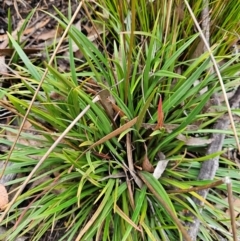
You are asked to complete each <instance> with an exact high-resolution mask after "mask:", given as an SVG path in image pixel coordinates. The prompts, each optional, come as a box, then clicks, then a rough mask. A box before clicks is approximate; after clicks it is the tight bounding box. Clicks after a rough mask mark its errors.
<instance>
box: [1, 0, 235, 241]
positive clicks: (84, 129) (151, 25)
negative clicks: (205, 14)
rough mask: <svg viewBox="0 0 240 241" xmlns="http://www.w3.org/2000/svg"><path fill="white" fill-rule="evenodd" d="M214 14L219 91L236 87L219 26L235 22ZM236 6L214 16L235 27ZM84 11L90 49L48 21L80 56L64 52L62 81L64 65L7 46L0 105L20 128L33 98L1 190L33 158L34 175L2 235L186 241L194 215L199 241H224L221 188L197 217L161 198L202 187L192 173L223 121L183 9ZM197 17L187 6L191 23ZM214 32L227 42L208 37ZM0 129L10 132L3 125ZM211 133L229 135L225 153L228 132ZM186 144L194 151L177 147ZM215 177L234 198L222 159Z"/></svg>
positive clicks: (177, 201)
mask: <svg viewBox="0 0 240 241" xmlns="http://www.w3.org/2000/svg"><path fill="white" fill-rule="evenodd" d="M219 4H220V3H216V2H213V3H210V6H211V7H212V16H213V17H214V23H213V26H212V29H211V32H212V35H213V36H214V37H213V38H212V41H213V42H212V43H211V46H212V50H213V52H214V54H215V55H216V56H217V57H216V58H217V59H218V61H219V62H220V61H224V64H223V65H222V67H220V70H221V71H222V75H223V79H224V81H225V87H226V91H230V90H231V89H232V88H233V86H234V84H233V83H237V82H238V77H237V76H236V75H234V74H236V72H237V70H238V66H239V64H237V63H235V62H234V61H233V58H235V59H237V57H238V56H230V54H228V53H229V52H228V51H229V48H230V45H229V43H230V42H231V41H232V39H234V38H235V36H234V34H232V33H234V31H238V30H239V29H237V27H235V25H233V24H230V22H231V21H234V17H233V18H230V17H229V18H227V19H224V20H223V18H222V16H223V15H222V14H224V11H223V12H218V9H219ZM221 4H222V5H221V7H224V6H223V5H224V3H221ZM238 5H239V4H236V6H235V7H234V8H231V7H232V6H231V7H230V6H229V5H227V6H225V11H227V10H228V11H230V12H231V16H235V15H236V14H237V11H238V12H239V8H240V6H238ZM83 8H84V10H85V13H86V18H87V19H88V21H89V22H91V24H92V25H93V29H95V30H96V34H97V36H98V38H97V42H93V41H92V40H91V38H90V37H89V36H86V35H85V34H83V32H81V31H80V30H79V29H78V28H77V27H76V26H75V25H71V24H69V23H70V21H71V20H70V19H71V15H72V14H71V11H70V10H69V17H65V16H64V15H63V14H61V12H60V11H58V10H57V9H56V12H57V13H58V17H54V16H52V17H54V18H56V19H57V21H58V24H59V26H60V27H61V28H62V29H64V30H66V29H68V28H69V30H68V32H67V33H68V35H67V37H66V40H65V44H66V43H67V46H68V49H69V50H73V45H74V46H77V48H78V51H79V52H80V53H81V55H82V59H81V60H79V59H77V58H76V57H75V56H74V54H73V52H72V51H70V52H69V55H68V56H67V57H66V58H68V60H69V69H67V70H66V71H60V70H59V68H58V65H57V63H58V61H59V59H60V58H65V57H64V56H53V57H54V59H53V60H54V61H53V63H54V64H51V63H50V64H49V63H47V61H46V62H45V63H44V64H40V65H36V64H33V63H31V60H30V59H29V58H28V57H27V56H26V54H24V52H23V51H22V50H21V48H20V47H19V44H18V43H17V42H16V41H15V40H14V39H13V38H12V37H10V36H9V37H10V40H11V43H12V45H13V47H14V48H15V49H16V52H17V53H18V55H19V57H20V59H21V60H22V64H21V65H19V64H17V63H13V64H14V68H16V70H17V73H18V75H17V77H18V78H19V79H20V80H21V83H20V84H18V88H16V86H15V87H14V86H12V87H11V88H9V89H4V88H2V89H1V91H2V92H3V93H4V95H5V96H6V97H7V98H8V102H6V101H5V102H4V101H2V104H4V105H5V108H8V109H10V110H12V111H13V112H14V113H15V114H16V115H17V117H16V119H20V121H21V120H22V118H23V116H24V115H25V114H26V110H27V108H29V105H30V102H31V98H32V96H33V95H34V94H35V95H36V98H35V101H34V102H33V103H32V106H31V108H30V112H29V114H28V116H27V120H28V122H29V123H31V125H32V127H33V130H31V131H30V132H29V131H28V132H24V131H23V132H22V134H21V137H22V138H23V139H28V140H29V143H30V144H29V143H23V144H21V143H18V144H17V146H16V148H15V150H14V151H13V153H12V154H11V156H10V160H9V161H10V162H11V163H13V165H11V166H10V167H9V168H7V169H6V173H19V172H21V173H22V174H23V175H22V176H21V177H18V178H17V179H15V180H13V181H10V182H9V183H8V185H12V184H15V185H20V184H21V183H22V182H23V181H26V180H27V175H28V174H29V173H31V171H32V169H33V167H34V166H35V165H37V163H39V159H40V160H41V161H42V165H40V166H39V168H38V169H36V172H34V173H33V174H34V175H33V177H31V178H30V180H29V182H28V186H27V188H25V189H24V192H22V194H21V195H19V196H18V198H17V200H16V202H14V204H13V205H12V207H11V209H10V212H9V215H8V217H7V218H5V219H4V221H3V222H2V223H3V224H7V223H15V227H14V228H12V229H9V232H7V233H6V234H3V235H2V236H3V237H4V238H5V237H8V240H14V239H16V237H18V236H21V235H29V234H31V236H32V240H40V238H41V237H42V236H44V234H45V233H46V232H47V231H48V230H54V229H55V227H59V226H58V225H60V227H61V229H63V230H64V233H63V234H62V237H61V238H59V239H58V240H92V239H95V240H116V241H117V240H145V239H147V240H175V239H177V240H182V239H183V237H184V238H185V239H186V240H187V238H188V235H187V233H186V230H185V228H184V223H187V222H191V217H189V216H188V215H187V214H189V213H193V214H194V215H195V216H196V217H197V218H198V219H199V220H200V221H201V222H202V226H201V230H200V233H199V240H201V239H202V240H216V237H217V234H216V233H215V231H214V229H217V230H218V232H219V233H220V235H222V236H224V237H227V238H229V237H231V232H230V227H231V224H230V222H229V216H227V215H226V212H224V208H222V209H221V210H216V208H215V207H214V205H216V204H217V203H221V204H222V206H224V207H227V202H226V201H223V200H222V199H223V198H222V195H223V194H222V191H223V193H225V191H226V188H225V186H223V185H222V186H218V187H216V188H215V189H214V190H213V191H212V192H211V193H210V194H209V195H208V197H207V205H206V209H204V210H203V212H202V213H200V207H198V206H196V205H195V204H194V202H193V197H195V198H200V196H199V195H198V194H197V192H195V191H194V192H191V193H177V194H176V193H172V194H171V193H168V191H170V190H174V189H189V188H191V187H192V186H197V187H201V186H204V185H206V184H209V183H211V181H208V180H207V181H205V180H204V181H198V180H197V175H198V171H199V169H200V166H201V163H202V162H204V161H207V160H209V159H211V158H213V157H215V156H217V155H219V154H221V153H219V152H218V153H213V154H210V155H207V156H206V155H205V150H206V147H207V144H208V142H207V140H208V139H209V135H210V134H211V128H212V125H213V123H214V122H215V120H216V119H218V118H219V117H220V116H222V114H223V113H224V111H225V110H224V108H223V110H222V111H221V112H218V111H216V110H215V109H213V110H211V109H208V111H206V109H205V108H206V106H207V104H208V103H209V101H210V98H211V96H212V95H213V94H218V93H220V91H221V88H220V85H219V83H218V79H217V77H216V74H215V73H213V72H211V71H210V69H211V67H212V63H211V62H210V60H209V53H208V52H205V53H202V54H200V55H199V56H198V57H197V58H193V57H192V56H193V52H194V48H193V47H192V46H195V49H196V48H198V46H199V45H198V43H199V34H198V33H195V32H194V24H193V21H192V19H191V17H190V15H189V14H188V12H187V10H186V9H185V7H184V6H182V5H180V3H179V4H177V3H172V2H171V1H143V0H141V1H134V0H133V1H131V4H130V3H127V1H117V0H115V1H108V0H106V1H99V2H98V3H91V4H89V5H87V4H86V3H83ZM226 9H227V10H226ZM201 10H202V6H200V5H199V4H196V3H195V4H193V11H194V13H195V14H196V15H197V16H198V17H199V15H200V13H201ZM90 15H91V19H89V16H90ZM228 16H230V14H229V15H228ZM216 24H217V25H218V26H222V28H219V27H216ZM97 26H101V29H102V30H103V31H101V32H100V31H99V28H100V27H99V28H97ZM225 33H229V36H227V35H226V38H220V37H219V38H217V36H221V35H224V34H225ZM226 39H227V41H226ZM52 48H53V49H51V48H50V47H49V49H48V50H47V51H52V50H53V51H54V47H52ZM49 59H50V58H49ZM48 62H49V61H48ZM229 75H231V76H233V77H232V78H231V81H229ZM42 76H45V77H44V81H43V83H42V85H41V88H39V91H37V92H36V89H37V88H38V87H40V86H39V84H40V83H41V82H42ZM196 83H198V84H196ZM14 88H15V89H14ZM203 89H205V90H206V91H205V92H201V90H203ZM96 96H99V99H98V98H96ZM29 97H30V98H29ZM94 98H96V99H94ZM93 100H94V101H93ZM80 113H81V116H79V114H80ZM73 122H74V125H73V126H72V127H71V128H69V129H68V127H69V125H71V123H73ZM5 130H8V131H9V132H13V133H16V131H15V130H14V128H13V127H11V126H8V127H5ZM66 130H68V131H66ZM33 131H34V133H37V136H36V134H34V133H33ZM65 131H66V132H65ZM222 133H225V134H228V136H229V139H228V140H227V141H228V142H226V143H224V146H229V145H231V144H232V145H234V139H233V138H232V132H231V131H230V130H227V131H222ZM180 135H181V136H183V137H184V139H183V138H180V137H179V136H180ZM196 136H198V137H199V139H201V140H202V141H203V142H202V143H200V144H199V143H198V142H197V143H194V145H192V144H189V142H187V139H188V138H192V137H193V138H197V137H196ZM199 139H198V140H199ZM56 140H58V145H56V146H53V145H54V144H53V143H56ZM195 140H196V139H195ZM2 141H4V142H5V143H6V144H7V145H11V141H7V140H4V139H2ZM53 147H54V148H53ZM49 150H50V151H49ZM46 153H47V155H46ZM162 154H164V155H165V160H168V161H169V162H168V165H167V168H166V170H165V171H164V174H163V176H162V177H161V178H160V179H159V180H157V179H155V178H154V177H153V175H152V174H151V172H152V171H153V170H154V168H155V167H156V166H157V163H158V161H159V160H160V159H159V158H160V156H161V155H162ZM6 157H7V154H5V155H1V160H5V159H6ZM226 171H227V172H228V176H230V177H231V178H232V179H233V192H234V194H236V195H237V194H239V191H240V189H239V187H238V186H237V185H236V183H237V179H236V176H237V170H236V169H235V164H234V163H232V162H230V161H227V160H226V159H224V158H223V159H221V168H219V170H218V172H217V175H216V180H218V179H220V178H222V177H223V176H224V173H225V172H226ZM16 220H17V222H16ZM209 229H211V232H209Z"/></svg>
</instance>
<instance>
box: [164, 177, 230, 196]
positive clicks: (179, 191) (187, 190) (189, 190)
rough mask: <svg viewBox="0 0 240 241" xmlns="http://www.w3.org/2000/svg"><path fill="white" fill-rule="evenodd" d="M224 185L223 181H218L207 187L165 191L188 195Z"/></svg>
mask: <svg viewBox="0 0 240 241" xmlns="http://www.w3.org/2000/svg"><path fill="white" fill-rule="evenodd" d="M223 183H225V179H220V180H217V181H215V182H213V183H209V184H207V185H204V186H201V187H191V188H188V189H176V190H168V191H166V192H167V193H189V192H197V191H200V190H204V189H209V188H212V187H216V186H219V185H221V184H223Z"/></svg>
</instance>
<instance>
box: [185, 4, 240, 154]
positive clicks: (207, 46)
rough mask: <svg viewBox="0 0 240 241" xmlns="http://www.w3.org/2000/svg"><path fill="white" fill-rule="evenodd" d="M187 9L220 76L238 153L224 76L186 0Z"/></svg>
mask: <svg viewBox="0 0 240 241" xmlns="http://www.w3.org/2000/svg"><path fill="white" fill-rule="evenodd" d="M184 2H185V4H186V6H187V8H188V11H189V13H190V15H191V16H192V19H193V21H194V23H195V25H196V27H197V29H198V32H199V34H200V36H201V38H202V40H203V42H204V45H205V46H206V49H207V50H208V52H209V54H210V58H211V60H212V62H213V66H214V69H215V72H216V74H217V76H218V79H219V82H220V85H221V88H222V92H223V96H224V100H225V103H226V106H227V110H228V115H229V119H230V122H231V126H232V129H233V132H234V137H235V140H236V144H237V148H238V151H239V152H240V144H239V139H238V135H237V131H236V127H235V124H234V120H233V117H232V112H231V108H230V105H229V102H228V97H227V93H226V90H225V87H224V83H223V80H222V76H221V73H220V71H219V69H218V65H217V62H216V60H215V58H214V56H213V53H212V50H211V49H210V47H209V44H208V42H207V40H206V38H205V36H204V33H203V31H202V29H201V27H200V26H199V24H198V21H197V19H196V17H195V16H194V13H193V11H192V9H191V7H190V5H189V3H188V1H187V0H184Z"/></svg>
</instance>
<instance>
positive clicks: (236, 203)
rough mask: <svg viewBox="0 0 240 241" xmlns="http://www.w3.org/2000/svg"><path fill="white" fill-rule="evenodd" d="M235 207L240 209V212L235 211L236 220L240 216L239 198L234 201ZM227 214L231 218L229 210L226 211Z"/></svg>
mask: <svg viewBox="0 0 240 241" xmlns="http://www.w3.org/2000/svg"><path fill="white" fill-rule="evenodd" d="M233 206H234V208H237V209H239V211H236V210H234V217H235V218H236V217H237V216H238V215H239V214H240V199H239V198H236V199H235V200H234V201H233ZM226 214H227V215H228V216H229V217H230V211H229V209H228V210H227V211H226Z"/></svg>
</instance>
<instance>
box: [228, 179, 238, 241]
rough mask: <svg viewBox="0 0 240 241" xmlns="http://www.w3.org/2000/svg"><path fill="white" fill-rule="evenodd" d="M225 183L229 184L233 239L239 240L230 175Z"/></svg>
mask: <svg viewBox="0 0 240 241" xmlns="http://www.w3.org/2000/svg"><path fill="white" fill-rule="evenodd" d="M225 183H226V185H227V192H228V205H229V213H230V217H231V226H232V234H233V241H237V240H238V237H237V228H236V222H235V213H234V205H233V195H232V181H231V179H230V178H229V177H225Z"/></svg>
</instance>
